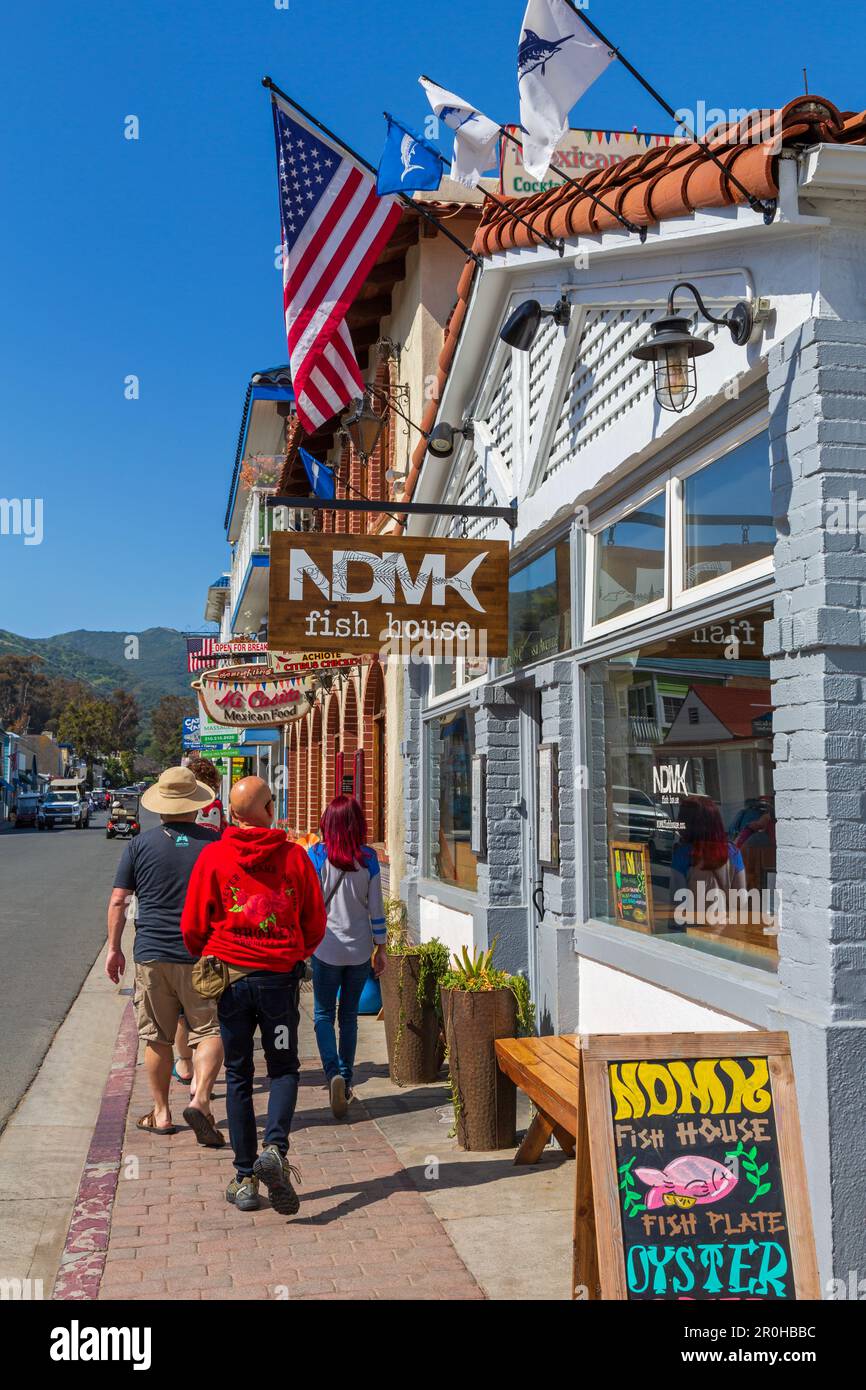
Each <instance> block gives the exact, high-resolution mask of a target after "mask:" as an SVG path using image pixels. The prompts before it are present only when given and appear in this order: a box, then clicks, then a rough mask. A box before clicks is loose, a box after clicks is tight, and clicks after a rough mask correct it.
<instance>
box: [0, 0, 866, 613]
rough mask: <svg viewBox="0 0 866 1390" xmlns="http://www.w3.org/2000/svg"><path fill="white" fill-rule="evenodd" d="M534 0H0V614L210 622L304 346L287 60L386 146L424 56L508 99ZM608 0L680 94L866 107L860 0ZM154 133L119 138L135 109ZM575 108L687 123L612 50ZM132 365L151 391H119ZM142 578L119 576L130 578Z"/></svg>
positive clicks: (327, 110)
mask: <svg viewBox="0 0 866 1390" xmlns="http://www.w3.org/2000/svg"><path fill="white" fill-rule="evenodd" d="M277 3H278V4H280V3H281V0H277ZM524 7H525V0H472V3H465V2H464V0H461V2H460V3H457V0H439V3H436V4H433V3H423V4H422V3H419V0H398V2H396V3H384V0H377V3H373V4H368V5H358V4H353V3H349V0H289V3H288V8H287V9H285V8H277V5H275V4H274V0H243V3H242V4H240V3H238V0H183V2H182V3H179V0H147V3H139V4H121V5H118V4H117V3H115V0H84V3H81V4H77V5H72V4H69V3H68V0H45V3H41V4H39V5H38V6H37V5H17V6H8V7H7V9H6V13H5V16H4V40H5V47H6V52H7V62H6V65H5V69H6V70H5V73H4V92H3V107H4V112H3V126H4V129H3V137H2V148H3V166H4V167H3V185H4V192H5V195H6V196H5V198H4V202H5V204H6V208H5V214H4V217H3V218H2V221H0V264H2V267H3V281H2V284H3V289H2V305H3V307H2V319H0V322H2V329H0V332H2V339H0V352H2V359H0V360H2V372H0V393H2V394H0V432H2V433H0V451H2V452H0V470H2V472H0V496H3V497H20V498H42V499H43V509H44V510H43V515H44V539H43V542H42V544H41V545H31V546H25V545H24V543H23V538H22V537H20V536H3V535H0V627H3V628H9V629H11V630H12V631H16V632H21V633H24V634H25V635H27V636H45V635H48V634H51V633H55V632H61V631H64V630H68V629H71V628H77V627H87V628H116V629H120V630H122V631H127V632H133V631H137V630H139V629H142V628H145V627H149V626H155V625H159V624H165V625H168V626H175V627H180V628H185V627H188V628H193V629H195V628H200V627H201V626H202V609H203V606H204V595H205V589H206V586H207V584H208V583H209V582H210V581H212V580H213V579H214V578H215V577H216V576H217V575H218V574H219V573H220V572H221V571H222V570H223V568H224V567H225V563H226V550H225V544H224V534H223V532H222V519H223V514H224V509H225V501H226V493H227V488H228V482H229V475H230V470H231V466H232V461H233V457H234V449H235V443H236V440H237V431H238V425H239V421H240V412H241V406H242V402H243V395H244V390H245V386H246V382H247V380H248V379H249V376H250V373H251V372H253V371H255V370H257V369H259V368H261V367H269V366H273V365H275V364H276V363H279V362H283V361H285V357H286V346H285V339H284V337H283V331H282V322H281V313H280V290H279V275H278V272H277V271H276V270H275V268H274V247H275V244H276V242H277V240H278V218H277V203H276V179H275V173H274V152H273V134H272V126H271V120H270V113H269V104H268V97H267V94H266V93H265V92H264V90H263V89H262V88H261V86H260V85H259V82H260V78H261V76H262V75H263V74H264V73H269V74H270V75H271V76H272V77H273V79H274V80H275V81H276V82H278V83H279V84H280V85H281V86H283V87H285V88H286V89H287V90H288V91H289V92H290V93H291V94H292V95H294V96H296V98H297V99H298V101H300V102H301V104H302V105H305V106H307V107H308V108H309V109H311V110H312V111H314V112H315V113H316V114H317V115H319V116H320V117H321V119H323V120H324V121H325V122H326V124H329V125H331V126H332V127H333V128H334V129H336V130H337V131H339V132H340V133H341V134H343V135H344V136H345V137H346V138H347V139H349V140H350V141H351V142H353V143H354V144H355V145H356V147H357V148H358V149H359V150H360V151H361V152H362V153H363V154H365V155H366V156H367V157H368V158H371V159H372V160H374V161H375V160H377V159H378V155H379V151H380V148H381V144H382V138H383V130H384V123H383V121H382V116H381V113H382V110H383V109H384V108H387V109H389V110H391V111H393V112H394V113H395V114H397V115H402V116H404V117H405V118H406V119H407V120H408V121H410V122H415V123H416V124H418V125H420V123H421V122H422V120H423V117H424V115H425V114H426V111H427V107H426V104H425V102H424V99H423V96H422V93H421V90H420V88H419V87H418V86H417V81H416V79H417V76H418V73H419V72H422V71H423V72H427V73H429V74H430V76H432V77H434V78H435V79H436V80H437V81H439V82H441V83H443V85H446V86H450V87H452V88H453V89H454V90H456V91H457V92H458V93H460V94H462V95H465V96H467V97H468V98H470V99H472V100H474V101H476V102H477V104H478V105H479V106H480V107H482V109H484V110H485V111H486V112H487V113H488V114H489V115H491V116H493V117H495V118H496V119H498V120H503V121H505V120H512V119H514V118H515V116H516V110H517V102H516V83H515V75H514V73H515V47H516V40H517V33H518V28H519V25H520V20H521V18H522V15H523V10H524ZM709 13H710V14H711V17H710V18H707V19H706V20H703V19H702V18H701V15H702V7H701V6H699V5H695V6H688V5H685V6H684V5H683V4H682V0H656V3H655V4H653V5H649V6H639V5H636V4H634V3H633V0H592V4H591V8H590V10H589V14H590V16H591V17H592V18H593V19H594V21H595V23H596V24H598V25H600V27H601V28H602V29H603V30H604V31H605V32H606V33H607V35H608V37H609V38H610V39H611V40H612V41H613V42H615V43H617V44H619V46H620V47H621V49H622V51H623V52H624V53H625V54H626V55H627V56H628V57H629V58H630V59H631V61H632V62H633V63H634V64H635V65H636V66H637V67H638V68H640V69H641V70H642V71H643V72H644V73H645V74H646V76H647V77H648V78H650V79H651V80H652V81H653V82H654V83H655V85H656V86H657V87H658V88H659V89H660V90H661V91H662V92H663V94H664V95H665V96H666V97H667V98H668V100H669V101H671V103H672V105H673V106H675V107H688V108H689V109H692V110H694V109H696V108H697V104H698V102H699V101H701V100H703V101H704V102H706V104H707V105H708V106H718V107H722V108H723V109H729V108H738V107H742V106H745V107H751V106H770V105H776V104H780V103H783V102H785V101H786V100H789V99H790V98H791V97H793V96H795V95H797V94H798V93H799V92H801V91H802V68H803V64H804V63H806V64H808V69H809V86H810V89H811V90H812V91H813V92H816V93H819V94H820V95H823V96H826V97H828V98H829V99H830V100H832V101H834V102H835V103H836V104H837V105H838V106H840V107H842V108H843V109H845V108H856V109H861V108H862V107H863V106H866V78H864V76H863V70H862V53H863V48H864V39H866V17H864V13H863V11H862V9H861V8H860V7H859V6H855V5H853V4H848V5H841V6H840V5H836V6H816V5H814V4H805V3H802V0H770V3H767V4H764V5H762V6H759V5H755V4H754V0H726V2H725V3H724V4H723V5H721V6H713V7H712V9H711V11H710V12H709ZM129 115H135V116H137V117H138V118H139V120H140V139H139V140H138V141H129V140H126V139H124V134H123V132H124V119H125V118H126V117H127V116H129ZM572 119H573V123H574V124H576V125H577V124H579V125H586V126H592V127H596V128H600V127H606V128H622V129H631V128H632V127H634V126H637V127H638V128H639V129H641V130H660V131H666V130H670V129H671V124H670V122H669V121H667V119H666V118H665V116H664V114H663V113H662V112H661V111H660V110H659V109H658V108H656V107H655V106H654V104H653V103H652V101H651V100H650V98H649V97H648V96H647V95H646V94H645V93H644V92H643V91H642V90H641V89H640V88H639V87H638V85H637V84H636V83H635V82H634V81H633V79H631V78H630V77H629V76H628V74H627V73H626V72H625V71H624V70H622V69H620V68H618V66H617V65H616V64H614V65H613V66H612V67H611V68H610V69H609V70H608V72H607V73H605V74H604V76H603V77H602V78H601V79H600V80H599V81H598V82H597V83H596V85H595V86H594V87H593V88H592V89H591V90H590V91H589V93H588V94H587V95H586V97H585V98H584V99H583V101H582V103H581V104H580V106H579V108H578V109H577V112H576V113H573V117H572ZM129 374H136V375H137V376H138V377H139V380H140V398H139V399H138V400H136V401H128V400H125V399H124V379H125V378H126V377H127V375H129ZM120 576H122V578H121V577H120Z"/></svg>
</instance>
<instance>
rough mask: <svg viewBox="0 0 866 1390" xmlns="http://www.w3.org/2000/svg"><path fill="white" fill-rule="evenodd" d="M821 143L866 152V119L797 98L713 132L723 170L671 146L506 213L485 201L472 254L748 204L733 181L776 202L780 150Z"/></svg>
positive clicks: (701, 155)
mask: <svg viewBox="0 0 866 1390" xmlns="http://www.w3.org/2000/svg"><path fill="white" fill-rule="evenodd" d="M819 143H824V144H842V143H844V144H866V112H859V113H857V112H849V113H846V114H845V115H843V114H842V112H840V111H839V110H838V108H837V107H835V106H834V105H833V104H832V102H829V101H826V100H825V99H824V98H823V97H816V96H802V97H797V98H795V100H794V101H791V102H789V103H788V104H787V106H783V107H782V108H781V110H779V111H766V112H755V113H752V114H751V115H750V116H746V117H745V118H744V119H743V120H741V121H739V122H737V123H736V124H730V125H728V124H725V125H719V126H716V127H714V129H713V130H711V131H710V132H709V134H708V136H707V144H708V145H710V146H711V147H712V149H713V150H714V151H715V153H717V154H718V155H719V157H720V159H721V161H722V163H723V164H724V166H725V168H724V169H720V168H719V166H718V164H716V163H715V161H714V160H712V159H711V158H710V157H709V155H707V154H706V153H705V152H704V151H703V150H702V149H701V147H700V146H699V145H698V144H696V143H694V142H688V143H686V142H674V143H672V144H670V145H666V146H660V147H658V148H657V149H653V150H648V151H647V152H646V153H645V154H636V155H632V156H631V157H630V158H629V159H624V160H623V161H622V162H621V163H620V164H613V165H609V166H608V167H607V169H605V170H602V171H600V172H599V171H594V172H593V173H591V174H589V175H587V177H586V178H585V179H583V188H578V187H577V186H576V185H575V184H569V183H563V184H561V185H558V186H557V187H556V188H552V189H548V191H547V192H545V193H536V194H534V195H533V196H532V197H531V198H515V199H511V198H505V199H503V203H504V205H505V206H504V207H503V206H497V204H495V203H493V202H491V201H490V200H488V201H487V203H486V204H485V208H484V213H483V215H482V218H481V223H480V225H479V228H478V232H477V235H476V238H475V250H476V251H478V252H480V254H481V255H484V256H490V255H493V254H495V253H496V252H497V251H510V250H515V249H519V248H522V247H527V246H535V245H538V244H539V242H540V240H541V237H542V236H550V237H575V236H580V235H587V234H589V233H593V232H600V231H607V230H608V229H610V228H615V227H618V226H619V225H620V224H619V223H618V222H617V219H616V217H615V216H614V215H613V214H614V213H619V214H620V215H621V216H623V217H625V218H627V219H628V220H629V221H631V222H635V223H637V224H638V225H640V226H650V225H652V224H654V223H658V222H660V221H663V220H664V219H665V218H669V217H683V216H686V215H688V214H689V213H691V212H694V211H695V209H697V208H712V207H726V206H730V205H731V204H734V203H744V202H745V201H746V196H745V194H744V193H743V192H741V191H740V189H739V188H737V187H736V186H735V185H734V184H733V183H732V181H731V177H730V176H731V175H733V177H734V178H736V179H737V180H739V182H740V183H741V184H743V185H744V187H745V188H746V189H747V190H748V192H749V193H750V194H751V195H752V196H753V197H756V198H761V199H764V198H775V197H776V196H777V194H778V191H779V188H778V182H777V170H776V162H777V156H778V153H779V148H780V146H781V147H783V148H790V147H791V146H802V145H812V144H819ZM584 188H585V189H590V190H591V191H592V192H593V193H594V194H595V195H596V196H597V197H601V198H603V199H604V202H605V203H607V204H608V206H609V207H610V208H611V209H612V211H610V212H607V211H605V210H604V208H599V207H598V206H597V205H596V204H594V203H593V202H592V200H591V199H590V198H588V197H587V195H586V193H585V192H584ZM512 203H513V204H514V205H515V206H519V208H520V211H521V213H522V214H523V216H525V217H526V218H527V220H528V221H529V222H530V224H531V229H530V228H527V227H525V226H523V225H522V224H521V223H520V222H516V221H515V220H514V218H513V217H509V215H508V211H507V208H508V206H509V205H510V204H512Z"/></svg>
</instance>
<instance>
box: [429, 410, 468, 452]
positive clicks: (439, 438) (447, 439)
mask: <svg viewBox="0 0 866 1390" xmlns="http://www.w3.org/2000/svg"><path fill="white" fill-rule="evenodd" d="M458 434H460V435H462V436H463V438H464V439H471V438H472V434H473V427H472V421H471V420H464V421H463V424H462V425H460V426H457V425H448V424H446V423H445V421H444V420H443V421H441V423H440V424H438V425H434V427H433V429H432V430H431V431H430V433H429V434H428V436H427V452H428V454H433V455H434V457H435V458H437V459H447V458H450V457H451V455H452V454H453V453H454V440H455V438H456V436H457V435H458Z"/></svg>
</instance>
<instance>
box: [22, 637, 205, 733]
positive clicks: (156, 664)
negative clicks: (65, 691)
mask: <svg viewBox="0 0 866 1390" xmlns="http://www.w3.org/2000/svg"><path fill="white" fill-rule="evenodd" d="M130 638H135V639H136V644H137V645H136V644H133V643H132V642H130ZM13 653H14V654H16V655H35V656H39V657H41V658H42V660H43V662H44V663H45V668H44V669H45V674H46V675H49V676H65V677H67V679H70V680H80V681H84V682H86V684H88V685H90V686H92V687H93V688H94V690H96V691H98V692H99V694H101V695H110V694H111V692H112V690H116V689H117V688H118V687H119V686H121V687H123V689H124V690H128V691H130V692H131V694H133V695H135V697H136V699H137V700H138V701H139V704H140V705H141V709H142V711H143V712H144V713H149V712H150V710H152V709H153V707H154V705H155V704H156V703H157V701H158V700H159V699H160V697H161V696H163V695H189V694H190V688H189V682H190V680H191V677H190V675H189V674H188V672H187V669H186V643H185V642H184V639H183V636H182V634H181V633H179V632H176V631H175V630H174V629H173V628H169V627H151V628H148V629H147V630H146V631H144V632H135V633H126V632H87V631H85V630H84V629H81V630H79V631H77V632H61V633H58V635H57V636H56V637H21V636H19V635H18V634H17V633H14V632H5V631H3V630H2V629H0V656H6V655H10V654H13ZM127 653H129V655H127Z"/></svg>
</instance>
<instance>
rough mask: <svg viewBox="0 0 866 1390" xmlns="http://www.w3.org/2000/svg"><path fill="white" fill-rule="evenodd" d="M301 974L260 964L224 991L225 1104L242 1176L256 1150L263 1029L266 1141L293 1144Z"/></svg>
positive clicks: (283, 1145) (221, 1010)
mask: <svg viewBox="0 0 866 1390" xmlns="http://www.w3.org/2000/svg"><path fill="white" fill-rule="evenodd" d="M299 987H300V978H299V976H298V975H297V974H296V973H295V971H290V972H289V973H287V974H283V973H279V974H278V973H276V972H275V971H273V970H257V971H255V972H254V973H253V974H250V975H244V976H243V977H242V978H241V979H240V980H235V982H234V983H233V984H230V985H229V987H228V989H226V990H224V991H223V993H222V994H221V995H220V1001H219V1021H220V1034H221V1035H222V1040H223V1047H224V1048H225V1054H226V1110H227V1112H228V1122H229V1139H230V1140H231V1145H232V1148H233V1149H234V1153H235V1168H236V1169H237V1172H238V1173H239V1174H241V1175H242V1176H244V1177H248V1176H249V1175H250V1174H251V1173H252V1171H253V1164H254V1163H255V1161H256V1156H257V1153H258V1137H257V1134H256V1115H255V1110H254V1109H253V1078H254V1075H255V1066H254V1063H253V1037H254V1035H255V1031H256V1027H257V1026H258V1028H259V1031H260V1032H261V1035H262V1047H263V1048H264V1053H265V1061H266V1063H267V1068H268V1076H269V1077H270V1080H271V1089H270V1095H269V1096H268V1118H267V1124H266V1128H265V1144H276V1146H277V1148H278V1149H279V1151H280V1153H281V1154H285V1153H286V1152H287V1150H288V1147H289V1130H290V1129H291V1126H292V1117H293V1115H294V1113H295V1104H296V1102H297V1099H298V1073H299V1071H300V1063H299V1061H298V1022H299V1018H300V1014H299V1009H298V990H299Z"/></svg>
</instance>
